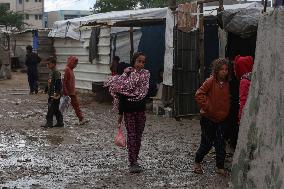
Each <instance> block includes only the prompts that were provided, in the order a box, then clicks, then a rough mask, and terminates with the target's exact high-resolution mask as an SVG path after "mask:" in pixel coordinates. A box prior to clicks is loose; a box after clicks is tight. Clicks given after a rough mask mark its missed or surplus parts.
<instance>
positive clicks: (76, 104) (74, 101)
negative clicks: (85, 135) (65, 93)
mask: <svg viewBox="0 0 284 189" xmlns="http://www.w3.org/2000/svg"><path fill="white" fill-rule="evenodd" d="M70 98H71V105H72V106H73V108H74V110H75V114H76V116H77V117H78V118H79V121H82V120H83V118H84V117H83V114H82V112H81V109H80V105H79V100H78V97H77V95H71V96H70Z"/></svg>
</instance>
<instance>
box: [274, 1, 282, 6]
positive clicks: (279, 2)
mask: <svg viewBox="0 0 284 189" xmlns="http://www.w3.org/2000/svg"><path fill="white" fill-rule="evenodd" d="M275 4H276V7H279V6H283V5H284V0H276V3H275Z"/></svg>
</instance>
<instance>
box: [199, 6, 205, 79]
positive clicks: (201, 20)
mask: <svg viewBox="0 0 284 189" xmlns="http://www.w3.org/2000/svg"><path fill="white" fill-rule="evenodd" d="M199 7H200V18H199V61H200V83H203V81H204V80H205V78H204V70H205V69H204V64H205V63H204V62H205V58H204V16H203V3H201V4H199Z"/></svg>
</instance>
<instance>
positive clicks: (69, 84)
mask: <svg viewBox="0 0 284 189" xmlns="http://www.w3.org/2000/svg"><path fill="white" fill-rule="evenodd" d="M77 64H78V58H77V57H75V56H69V57H68V60H67V65H66V67H65V70H64V77H63V95H65V96H69V97H70V98H71V105H72V106H73V108H74V110H75V113H76V116H77V117H78V119H79V124H80V125H82V124H84V123H86V122H87V121H88V120H86V119H84V117H83V114H82V111H81V109H80V105H79V100H78V97H77V95H76V89H75V75H74V72H73V69H74V68H76V67H77Z"/></svg>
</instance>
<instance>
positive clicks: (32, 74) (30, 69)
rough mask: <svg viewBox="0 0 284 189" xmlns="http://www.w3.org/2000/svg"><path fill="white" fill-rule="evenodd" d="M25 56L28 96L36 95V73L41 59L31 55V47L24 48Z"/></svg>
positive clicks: (33, 54)
mask: <svg viewBox="0 0 284 189" xmlns="http://www.w3.org/2000/svg"><path fill="white" fill-rule="evenodd" d="M26 50H27V55H26V62H25V64H26V66H27V74H28V82H29V86H30V94H37V93H38V83H37V81H38V71H37V66H38V64H39V63H40V61H41V58H40V57H39V56H38V55H37V54H35V53H33V52H32V51H33V48H32V46H31V45H28V46H27V47H26Z"/></svg>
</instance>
